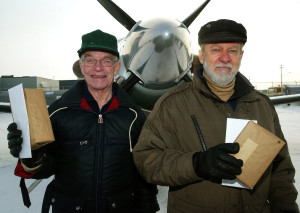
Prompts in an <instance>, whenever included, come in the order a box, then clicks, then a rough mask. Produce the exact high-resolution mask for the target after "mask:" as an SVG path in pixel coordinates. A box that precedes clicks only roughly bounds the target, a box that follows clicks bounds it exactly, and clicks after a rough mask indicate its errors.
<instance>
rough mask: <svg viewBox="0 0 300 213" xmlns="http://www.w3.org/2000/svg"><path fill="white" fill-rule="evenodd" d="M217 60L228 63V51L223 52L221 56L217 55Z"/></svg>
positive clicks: (229, 59)
mask: <svg viewBox="0 0 300 213" xmlns="http://www.w3.org/2000/svg"><path fill="white" fill-rule="evenodd" d="M219 60H220V61H221V62H223V63H228V62H230V61H231V58H230V55H229V54H228V52H223V53H222V54H221V56H220V57H219Z"/></svg>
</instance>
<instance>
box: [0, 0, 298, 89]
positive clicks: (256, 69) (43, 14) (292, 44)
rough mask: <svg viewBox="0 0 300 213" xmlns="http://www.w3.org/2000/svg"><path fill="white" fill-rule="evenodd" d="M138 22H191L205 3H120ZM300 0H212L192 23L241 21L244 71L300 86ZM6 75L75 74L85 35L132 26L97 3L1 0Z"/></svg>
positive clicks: (119, 32) (0, 44)
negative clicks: (245, 34) (160, 19)
mask: <svg viewBox="0 0 300 213" xmlns="http://www.w3.org/2000/svg"><path fill="white" fill-rule="evenodd" d="M114 2H115V3H116V4H118V5H119V6H120V7H121V8H122V9H123V10H124V11H126V12H127V13H128V14H129V15H130V16H131V17H132V18H133V19H134V20H135V21H139V20H146V19H151V18H155V17H169V18H174V19H178V20H180V21H182V20H184V19H185V18H186V17H187V16H188V15H189V14H190V13H191V12H193V11H194V10H195V9H196V8H197V7H198V6H199V5H201V4H202V3H203V1H196V0H184V1H176V3H174V2H175V1H171V0H151V1H150V0H148V1H146V0H127V1H124V0H114ZM299 10H300V0H286V1H282V0H211V2H210V3H209V4H208V5H207V7H206V8H205V9H204V10H203V11H202V13H201V14H200V15H199V16H198V17H197V19H196V20H195V21H194V22H193V23H192V25H191V26H190V27H189V30H190V32H191V40H192V44H193V51H194V52H195V53H197V52H198V48H199V47H198V44H197V34H198V31H199V29H200V27H201V26H202V25H203V24H205V23H207V22H208V21H211V20H217V19H220V18H228V19H234V20H236V21H237V22H240V23H242V24H243V25H244V26H245V27H246V29H247V31H248V42H247V43H246V46H245V53H244V57H243V61H242V66H241V69H240V71H241V72H242V73H244V74H245V76H246V77H247V78H250V80H251V81H252V82H257V81H280V65H283V69H282V73H283V81H298V83H300V62H299V61H300V59H299V57H300V53H299V51H300V43H299V39H300V27H299V20H300V13H299ZM0 29H1V31H0V58H1V70H0V75H14V76H40V77H44V78H51V79H53V78H54V79H57V80H60V79H76V76H75V75H74V74H73V71H72V65H73V63H74V62H75V61H76V60H77V59H78V55H77V50H78V49H79V48H80V45H81V36H82V35H83V34H85V33H87V32H90V31H93V30H95V29H101V30H103V31H106V32H109V33H112V34H114V35H115V36H116V37H117V38H122V37H124V36H126V34H127V33H128V31H127V30H126V29H125V28H124V27H123V26H122V25H121V24H120V23H119V22H117V21H115V19H114V18H113V17H112V16H111V15H110V14H109V13H108V12H107V11H106V10H105V9H104V8H103V7H102V6H101V5H100V4H99V3H98V1H97V0H61V1H60V0H56V1H53V0H42V1H37V0H1V7H0Z"/></svg>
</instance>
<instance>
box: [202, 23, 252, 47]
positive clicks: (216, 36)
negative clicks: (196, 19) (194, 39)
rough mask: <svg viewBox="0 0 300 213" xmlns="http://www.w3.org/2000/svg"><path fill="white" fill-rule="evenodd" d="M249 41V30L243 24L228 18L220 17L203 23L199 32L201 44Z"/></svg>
mask: <svg viewBox="0 0 300 213" xmlns="http://www.w3.org/2000/svg"><path fill="white" fill-rule="evenodd" d="M246 41H247V31H246V29H245V27H244V26H243V25H242V24H239V23H237V22H235V21H232V20H228V19H219V20H217V21H211V22H208V23H207V24H205V25H203V26H202V27H201V29H200V31H199V33H198V42H199V45H201V44H207V43H224V42H241V43H243V44H245V43H246Z"/></svg>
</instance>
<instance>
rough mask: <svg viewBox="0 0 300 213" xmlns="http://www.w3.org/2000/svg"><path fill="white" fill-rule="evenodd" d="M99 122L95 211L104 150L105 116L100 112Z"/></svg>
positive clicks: (97, 205)
mask: <svg viewBox="0 0 300 213" xmlns="http://www.w3.org/2000/svg"><path fill="white" fill-rule="evenodd" d="M98 123H99V139H98V140H99V152H98V156H97V167H96V168H97V170H96V193H95V194H96V208H95V212H99V208H100V207H99V204H98V199H99V197H100V194H99V192H100V191H101V189H100V185H101V183H99V180H100V179H101V178H100V176H101V175H102V174H101V165H102V155H101V151H102V146H103V137H102V135H103V116H102V114H101V113H100V114H99V115H98Z"/></svg>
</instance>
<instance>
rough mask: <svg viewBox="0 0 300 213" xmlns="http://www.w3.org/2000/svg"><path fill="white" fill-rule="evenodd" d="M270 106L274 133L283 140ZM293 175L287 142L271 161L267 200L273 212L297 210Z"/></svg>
mask: <svg viewBox="0 0 300 213" xmlns="http://www.w3.org/2000/svg"><path fill="white" fill-rule="evenodd" d="M272 108H273V109H272V111H273V112H274V125H275V134H276V135H277V136H278V137H280V138H281V139H283V140H285V139H284V136H283V133H282V130H281V127H280V124H279V119H278V115H277V113H276V111H275V108H274V107H273V105H272ZM294 177H295V168H294V166H293V164H292V161H291V158H290V155H289V150H288V144H286V145H285V146H284V147H283V149H282V150H281V151H280V152H279V154H278V155H277V156H276V158H275V159H274V161H273V169H272V177H271V178H272V179H271V189H270V194H269V201H270V204H271V207H272V210H273V211H274V212H276V210H277V211H278V210H279V209H280V210H290V211H292V212H299V208H298V206H297V203H296V199H297V194H298V192H297V190H296V188H295V186H294V182H295V180H294ZM273 211H272V212H273Z"/></svg>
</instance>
